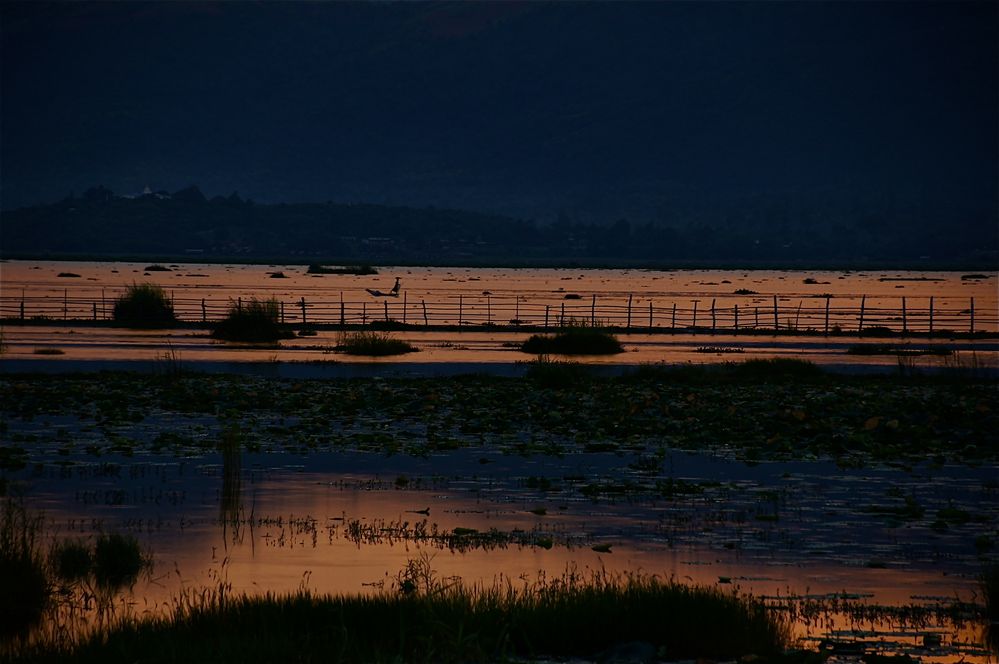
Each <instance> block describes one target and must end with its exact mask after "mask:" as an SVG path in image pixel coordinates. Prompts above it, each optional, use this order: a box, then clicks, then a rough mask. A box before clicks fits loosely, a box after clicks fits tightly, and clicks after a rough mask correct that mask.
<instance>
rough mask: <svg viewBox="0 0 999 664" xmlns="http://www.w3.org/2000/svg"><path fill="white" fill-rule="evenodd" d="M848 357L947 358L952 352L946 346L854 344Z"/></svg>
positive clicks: (847, 350)
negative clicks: (923, 356) (933, 356)
mask: <svg viewBox="0 0 999 664" xmlns="http://www.w3.org/2000/svg"><path fill="white" fill-rule="evenodd" d="M846 352H847V353H848V354H850V355H898V356H903V357H918V356H921V355H935V356H940V357H943V356H948V355H953V354H954V350H953V349H952V348H950V347H948V346H922V347H919V346H898V345H894V344H854V345H852V346H850V347H849V348H847V349H846Z"/></svg>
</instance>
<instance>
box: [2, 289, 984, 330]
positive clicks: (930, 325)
mask: <svg viewBox="0 0 999 664" xmlns="http://www.w3.org/2000/svg"><path fill="white" fill-rule="evenodd" d="M858 300H859V302H858ZM885 300H887V298H879V301H881V302H884V301H885ZM949 300H950V302H951V306H950V307H939V306H937V304H936V302H935V298H934V297H928V298H899V300H898V306H883V305H882V306H871V305H869V304H868V303H867V298H866V297H860V298H808V299H802V300H799V301H797V302H792V301H789V300H787V299H786V298H785V299H782V298H780V297H779V296H773V298H772V300H770V301H769V302H762V303H761V302H759V301H757V302H755V303H752V304H748V305H747V304H746V300H745V298H742V299H739V298H715V299H712V300H710V302H708V301H707V300H704V299H701V300H680V299H677V300H674V301H666V302H662V303H655V302H653V301H651V300H649V301H647V302H643V303H640V304H639V303H636V302H635V298H634V297H633V296H629V297H627V298H609V297H603V298H598V296H596V295H593V296H590V297H589V298H587V299H585V300H583V299H579V300H563V301H561V302H556V303H552V302H538V301H534V300H528V299H526V298H523V297H518V296H515V297H485V296H484V297H464V296H461V295H456V296H449V297H447V298H444V299H435V300H432V301H427V300H425V299H421V300H412V299H410V298H409V297H408V296H407V295H405V294H404V295H403V296H401V297H393V298H383V299H379V300H345V299H343V296H342V294H341V295H340V296H339V297H326V298H313V299H310V300H306V298H305V297H300V298H298V299H292V300H278V306H279V311H280V317H281V321H282V322H284V323H288V324H318V325H344V326H355V325H367V324H371V323H373V322H378V321H384V322H394V323H403V324H409V325H423V326H448V327H465V326H469V327H482V326H505V327H511V328H518V327H530V328H535V327H543V328H548V327H559V326H562V325H566V324H570V323H585V324H590V325H596V326H602V327H611V328H618V329H622V330H632V331H636V332H641V331H648V332H654V331H659V332H662V331H667V332H668V331H677V330H687V331H690V330H697V331H714V332H738V331H753V330H760V331H765V330H781V331H811V332H822V333H825V334H829V333H838V332H860V331H863V330H870V329H871V328H874V327H877V328H887V329H889V330H891V331H893V332H899V333H910V334H933V333H935V332H941V331H944V330H949V331H954V332H962V333H974V332H992V333H996V332H999V310H997V309H995V308H986V309H980V308H979V309H976V307H975V301H974V298H969V300H968V304H967V306H966V307H955V306H953V300H954V298H949ZM114 301H115V300H114V298H113V297H108V296H107V295H106V294H104V295H102V297H101V298H100V299H95V298H93V297H89V298H88V297H71V296H70V295H69V293H68V292H66V293H65V294H64V295H63V297H51V296H48V297H47V296H10V295H3V296H0V318H2V319H5V320H22V321H24V320H41V321H45V320H52V321H71V320H72V321H79V320H96V321H109V320H112V319H113V311H114ZM172 302H173V306H174V311H175V313H176V315H177V318H178V319H179V320H181V321H184V322H189V323H205V324H209V323H212V322H215V321H218V320H221V319H222V318H224V317H225V316H226V315H227V314H228V312H229V310H230V308H231V307H233V306H237V307H238V306H241V302H242V300H241V299H240V298H237V299H236V300H231V299H225V300H222V299H209V298H190V297H179V298H174V299H173V300H172Z"/></svg>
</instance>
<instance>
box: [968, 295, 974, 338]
mask: <svg viewBox="0 0 999 664" xmlns="http://www.w3.org/2000/svg"><path fill="white" fill-rule="evenodd" d="M968 331H969V332H970V333H971V334H974V333H975V298H971V326H970V327H969V328H968Z"/></svg>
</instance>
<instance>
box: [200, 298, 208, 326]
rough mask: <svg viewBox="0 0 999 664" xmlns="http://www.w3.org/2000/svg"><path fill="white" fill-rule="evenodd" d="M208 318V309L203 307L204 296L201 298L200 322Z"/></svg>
mask: <svg viewBox="0 0 999 664" xmlns="http://www.w3.org/2000/svg"><path fill="white" fill-rule="evenodd" d="M207 320H208V310H207V308H206V307H205V298H201V322H202V323H204V322H206V321H207Z"/></svg>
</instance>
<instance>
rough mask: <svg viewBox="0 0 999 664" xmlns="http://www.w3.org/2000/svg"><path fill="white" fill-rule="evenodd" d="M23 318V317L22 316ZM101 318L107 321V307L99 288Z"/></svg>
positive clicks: (102, 290) (102, 291) (102, 292)
mask: <svg viewBox="0 0 999 664" xmlns="http://www.w3.org/2000/svg"><path fill="white" fill-rule="evenodd" d="M22 318H24V316H22ZM101 318H102V319H103V320H107V319H108V306H107V301H106V300H105V299H104V289H103V288H101Z"/></svg>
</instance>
